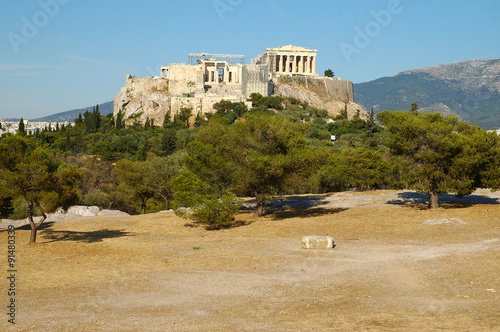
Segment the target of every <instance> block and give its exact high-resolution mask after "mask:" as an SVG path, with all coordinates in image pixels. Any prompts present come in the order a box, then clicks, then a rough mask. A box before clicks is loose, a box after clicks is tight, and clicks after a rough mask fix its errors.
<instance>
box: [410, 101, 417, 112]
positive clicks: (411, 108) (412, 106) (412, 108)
mask: <svg viewBox="0 0 500 332" xmlns="http://www.w3.org/2000/svg"><path fill="white" fill-rule="evenodd" d="M410 112H411V113H414V114H417V113H418V102H414V103H411V107H410Z"/></svg>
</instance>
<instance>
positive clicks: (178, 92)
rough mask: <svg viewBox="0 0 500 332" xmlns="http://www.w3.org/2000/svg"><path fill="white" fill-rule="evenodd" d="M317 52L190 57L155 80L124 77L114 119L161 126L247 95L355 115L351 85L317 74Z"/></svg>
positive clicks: (288, 49) (243, 99)
mask: <svg viewBox="0 0 500 332" xmlns="http://www.w3.org/2000/svg"><path fill="white" fill-rule="evenodd" d="M316 55H317V50H312V49H307V48H304V47H298V46H292V45H288V46H281V47H277V48H268V49H266V51H265V52H264V53H262V54H260V55H258V56H257V57H255V58H253V59H252V64H250V65H249V64H245V57H244V56H242V55H229V54H207V53H191V54H190V55H189V63H188V64H184V63H182V64H176V63H173V64H170V65H168V66H162V67H161V69H160V73H159V75H158V76H153V77H147V78H146V77H135V76H132V75H130V74H129V75H127V80H126V83H125V86H124V87H123V88H121V90H120V92H119V93H118V94H117V95H116V97H115V99H114V115H115V117H116V116H117V115H118V113H119V112H122V113H123V119H125V120H127V119H131V118H133V119H134V120H138V121H140V122H145V121H146V119H148V118H149V119H150V120H153V121H154V123H155V124H156V125H161V124H162V123H163V120H164V118H165V115H166V114H167V112H168V111H171V115H172V116H173V115H175V114H177V113H178V112H179V111H180V110H181V108H192V110H193V111H192V113H193V114H194V115H196V114H198V113H209V112H213V111H214V109H213V105H214V104H215V103H217V102H219V101H221V100H228V101H233V102H245V103H247V104H248V106H249V107H251V103H250V102H248V101H247V99H248V97H249V96H250V95H251V94H252V93H259V94H261V95H263V96H272V95H276V96H289V97H295V98H298V99H300V100H302V101H306V102H308V103H309V104H310V105H312V106H314V107H317V108H320V109H326V110H327V111H328V112H329V113H330V114H332V115H337V114H340V111H341V110H342V109H344V107H345V105H346V104H347V107H348V114H350V115H351V116H352V115H354V114H355V113H356V112H357V110H359V111H360V113H361V116H362V117H365V116H367V113H366V112H365V111H364V110H363V108H362V107H361V106H360V105H358V104H356V103H354V93H353V85H352V82H350V81H345V80H341V79H337V78H330V77H323V76H320V75H318V74H317V73H316Z"/></svg>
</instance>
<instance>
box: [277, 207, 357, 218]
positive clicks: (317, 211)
mask: <svg viewBox="0 0 500 332" xmlns="http://www.w3.org/2000/svg"><path fill="white" fill-rule="evenodd" d="M346 210H348V209H347V208H322V207H313V208H309V209H304V210H301V209H292V210H275V211H270V212H269V215H271V216H273V219H274V220H282V219H290V218H313V217H320V216H324V215H327V214H334V213H340V212H342V211H346Z"/></svg>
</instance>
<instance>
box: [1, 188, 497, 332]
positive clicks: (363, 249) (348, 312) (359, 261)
mask: <svg viewBox="0 0 500 332" xmlns="http://www.w3.org/2000/svg"><path fill="white" fill-rule="evenodd" d="M421 202H422V197H420V196H419V195H418V194H415V193H411V192H409V193H403V194H402V193H397V192H393V191H376V192H365V193H359V192H350V193H338V194H335V195H325V196H321V197H299V198H297V197H289V198H286V199H281V200H278V201H277V202H275V203H273V204H272V205H271V206H270V210H269V211H268V212H269V213H268V214H267V215H266V216H265V217H262V218H255V217H253V215H252V214H250V213H242V214H240V215H239V216H238V220H239V221H241V222H244V223H245V224H246V225H244V226H240V227H236V228H232V229H228V230H222V231H206V230H205V229H203V228H200V227H186V226H185V224H186V222H185V221H184V220H182V219H179V218H177V217H176V216H175V215H174V214H173V213H157V214H151V215H146V216H131V217H107V218H99V217H97V218H91V219H81V220H73V221H64V222H54V223H48V224H47V227H46V228H45V229H43V230H41V231H40V232H39V237H38V240H39V241H38V244H37V245H34V246H29V245H27V243H28V241H29V230H28V229H27V228H26V229H19V230H17V231H16V257H17V262H16V264H17V266H16V268H17V272H16V296H15V300H16V325H15V327H13V326H11V325H10V324H8V322H7V319H8V317H7V315H6V314H3V315H2V317H3V318H2V319H1V321H0V330H2V331H6V330H13V331H14V330H16V331H100V330H102V331H436V330H437V331H500V204H499V203H500V200H499V199H498V196H495V195H494V194H491V193H490V192H478V193H477V194H476V195H475V196H473V197H471V198H468V200H465V201H459V202H457V201H456V200H455V198H453V197H452V196H446V197H442V202H444V204H443V206H442V207H441V208H439V209H437V210H432V211H431V210H428V209H426V208H425V206H424V205H422V204H420V203H421ZM458 203H462V204H458ZM472 203H474V204H472ZM305 235H330V236H332V237H333V238H334V239H335V244H336V246H335V248H334V249H332V250H304V249H300V240H301V238H302V237H303V236H305ZM0 236H1V238H2V240H1V241H2V243H3V245H2V248H3V249H2V250H3V251H4V253H3V254H2V255H3V257H5V258H4V262H5V263H4V267H5V268H4V271H6V269H7V264H6V263H7V262H6V261H7V259H6V256H7V233H6V232H2V233H0ZM4 274H7V273H6V272H4ZM1 280H2V283H1V284H0V287H2V291H1V294H2V296H1V297H0V298H1V300H2V307H3V308H4V311H5V312H6V305H7V304H8V301H9V298H8V297H7V291H6V290H7V289H8V284H7V282H8V280H6V278H5V277H2V278H1Z"/></svg>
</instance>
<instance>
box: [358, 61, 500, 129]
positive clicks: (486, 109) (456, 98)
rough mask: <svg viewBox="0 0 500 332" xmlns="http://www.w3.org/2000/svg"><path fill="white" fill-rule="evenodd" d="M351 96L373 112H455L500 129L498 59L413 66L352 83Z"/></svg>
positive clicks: (466, 118) (482, 125)
mask: <svg viewBox="0 0 500 332" xmlns="http://www.w3.org/2000/svg"><path fill="white" fill-rule="evenodd" d="M354 99H355V101H356V102H357V103H358V104H361V105H362V106H363V107H364V108H365V109H367V110H370V109H371V108H372V107H373V110H374V113H375V114H376V113H378V112H381V111H384V110H390V111H398V110H408V109H409V108H410V106H411V103H413V102H418V104H419V109H420V111H421V112H439V113H442V114H449V115H456V116H457V117H459V119H461V120H463V121H467V122H469V123H475V124H477V125H479V126H480V127H481V128H483V129H497V128H500V59H495V60H472V61H465V62H458V63H454V64H448V65H439V66H434V67H428V68H422V69H412V70H407V71H403V72H401V73H397V74H394V75H392V76H391V77H382V78H379V79H376V80H374V81H371V82H366V83H360V84H355V85H354Z"/></svg>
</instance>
